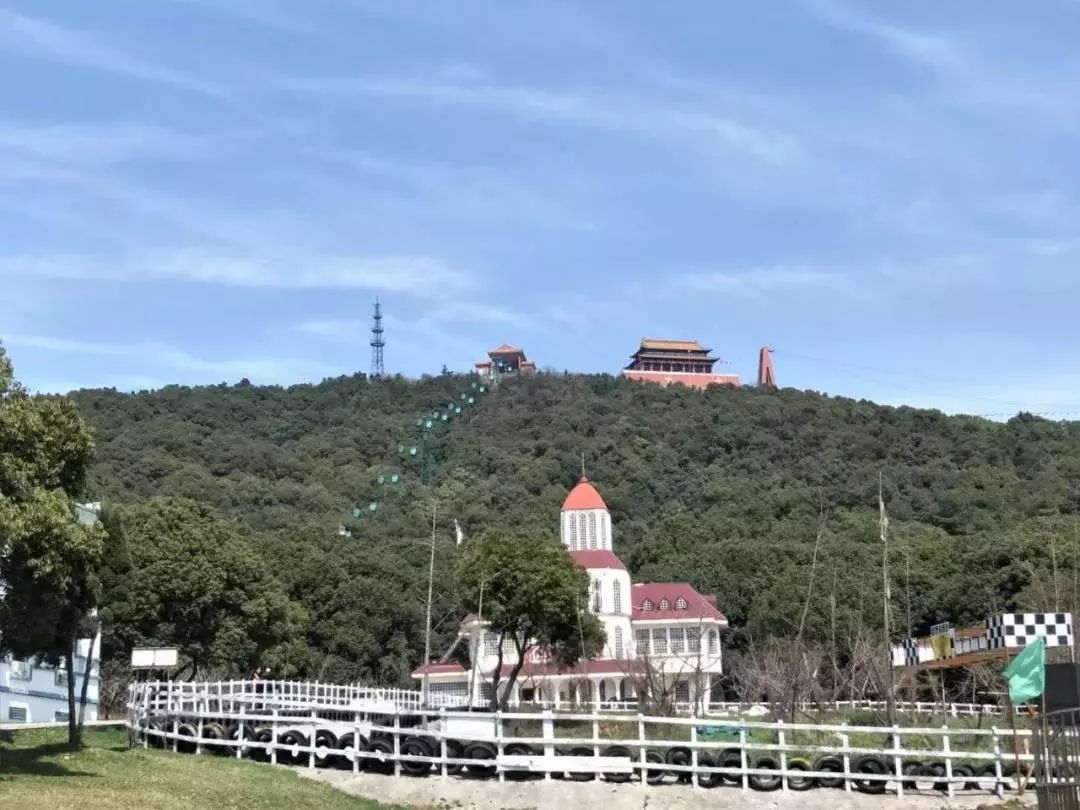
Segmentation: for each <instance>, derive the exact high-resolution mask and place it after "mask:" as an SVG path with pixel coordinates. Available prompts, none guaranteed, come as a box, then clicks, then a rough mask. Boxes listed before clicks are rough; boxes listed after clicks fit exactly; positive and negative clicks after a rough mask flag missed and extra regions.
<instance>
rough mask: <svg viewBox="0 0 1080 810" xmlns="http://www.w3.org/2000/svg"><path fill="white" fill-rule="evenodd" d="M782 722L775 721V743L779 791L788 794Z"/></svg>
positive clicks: (781, 720) (780, 720)
mask: <svg viewBox="0 0 1080 810" xmlns="http://www.w3.org/2000/svg"><path fill="white" fill-rule="evenodd" d="M784 740H785V737H784V721H783V719H782V718H781V719H779V720H777V721H776V741H777V743H778V744H779V745H780V790H781V791H782V792H783V793H787V792H788V778H787V750H786V747H785V745H784Z"/></svg>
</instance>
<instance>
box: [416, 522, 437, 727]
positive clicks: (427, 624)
mask: <svg viewBox="0 0 1080 810" xmlns="http://www.w3.org/2000/svg"><path fill="white" fill-rule="evenodd" d="M437 510H438V505H437V504H435V503H432V505H431V556H430V557H429V559H428V582H427V616H426V617H425V619H424V689H423V693H422V694H421V695H420V702H421V704H422V705H424V706H427V702H428V679H429V678H430V675H429V674H428V664H430V663H431V598H432V592H433V590H434V585H435V514H436V511H437Z"/></svg>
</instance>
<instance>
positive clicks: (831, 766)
mask: <svg viewBox="0 0 1080 810" xmlns="http://www.w3.org/2000/svg"><path fill="white" fill-rule="evenodd" d="M814 770H815V771H824V772H826V773H836V774H839V776H819V777H818V778H817V784H818V787H823V788H842V787H843V786H844V775H843V774H844V760H842V759H840V757H834V756H832V755H831V754H830V755H828V756H824V757H820V758H819V759H818V760H817V762H815V763H814Z"/></svg>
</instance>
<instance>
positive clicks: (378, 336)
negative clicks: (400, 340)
mask: <svg viewBox="0 0 1080 810" xmlns="http://www.w3.org/2000/svg"><path fill="white" fill-rule="evenodd" d="M384 346H386V341H385V340H384V339H383V325H382V308H381V306H380V305H379V299H378V298H376V299H375V317H374V318H373V319H372V321H371V379H373V380H378V379H381V378H382V377H383V376H385V374H386V369H385V368H384V367H383V347H384Z"/></svg>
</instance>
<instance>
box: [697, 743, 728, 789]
mask: <svg viewBox="0 0 1080 810" xmlns="http://www.w3.org/2000/svg"><path fill="white" fill-rule="evenodd" d="M697 764H698V768H715V767H716V759H715V758H713V755H712V754H711V753H705V752H704V751H699V752H698V758H697ZM723 782H724V777H723V776H722V775H721V774H718V773H703V772H701V771H698V775H697V783H698V787H703V788H714V787H718V786H719V785H722V784H723Z"/></svg>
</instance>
